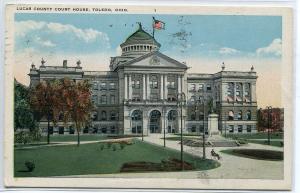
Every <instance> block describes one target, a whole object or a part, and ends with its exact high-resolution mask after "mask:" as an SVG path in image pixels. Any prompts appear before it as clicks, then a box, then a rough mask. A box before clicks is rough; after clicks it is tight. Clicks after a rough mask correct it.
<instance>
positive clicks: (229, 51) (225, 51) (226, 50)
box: [219, 47, 240, 55]
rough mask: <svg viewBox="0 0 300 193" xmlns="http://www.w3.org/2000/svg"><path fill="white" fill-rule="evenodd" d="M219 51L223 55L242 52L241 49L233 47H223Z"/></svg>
mask: <svg viewBox="0 0 300 193" xmlns="http://www.w3.org/2000/svg"><path fill="white" fill-rule="evenodd" d="M219 53H220V54H223V55H233V54H238V53H240V51H238V50H236V49H233V48H228V47H223V48H220V49H219Z"/></svg>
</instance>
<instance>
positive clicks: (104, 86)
mask: <svg viewBox="0 0 300 193" xmlns="http://www.w3.org/2000/svg"><path fill="white" fill-rule="evenodd" d="M100 90H106V83H105V82H102V83H101V84H100Z"/></svg>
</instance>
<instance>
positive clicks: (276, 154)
mask: <svg viewBox="0 0 300 193" xmlns="http://www.w3.org/2000/svg"><path fill="white" fill-rule="evenodd" d="M221 152H222V153H226V154H230V155H234V156H239V157H245V158H250V159H258V160H269V161H281V160H283V152H282V151H273V150H265V149H225V150H222V151H221Z"/></svg>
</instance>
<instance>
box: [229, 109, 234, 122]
mask: <svg viewBox="0 0 300 193" xmlns="http://www.w3.org/2000/svg"><path fill="white" fill-rule="evenodd" d="M228 120H229V121H232V120H234V112H233V111H229V112H228Z"/></svg>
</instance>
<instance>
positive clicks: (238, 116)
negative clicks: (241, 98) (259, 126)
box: [237, 111, 243, 120]
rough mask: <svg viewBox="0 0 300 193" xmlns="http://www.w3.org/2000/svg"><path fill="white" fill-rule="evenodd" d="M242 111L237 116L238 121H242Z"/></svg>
mask: <svg viewBox="0 0 300 193" xmlns="http://www.w3.org/2000/svg"><path fill="white" fill-rule="evenodd" d="M242 117H243V116H242V111H239V112H238V114H237V120H242Z"/></svg>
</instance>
